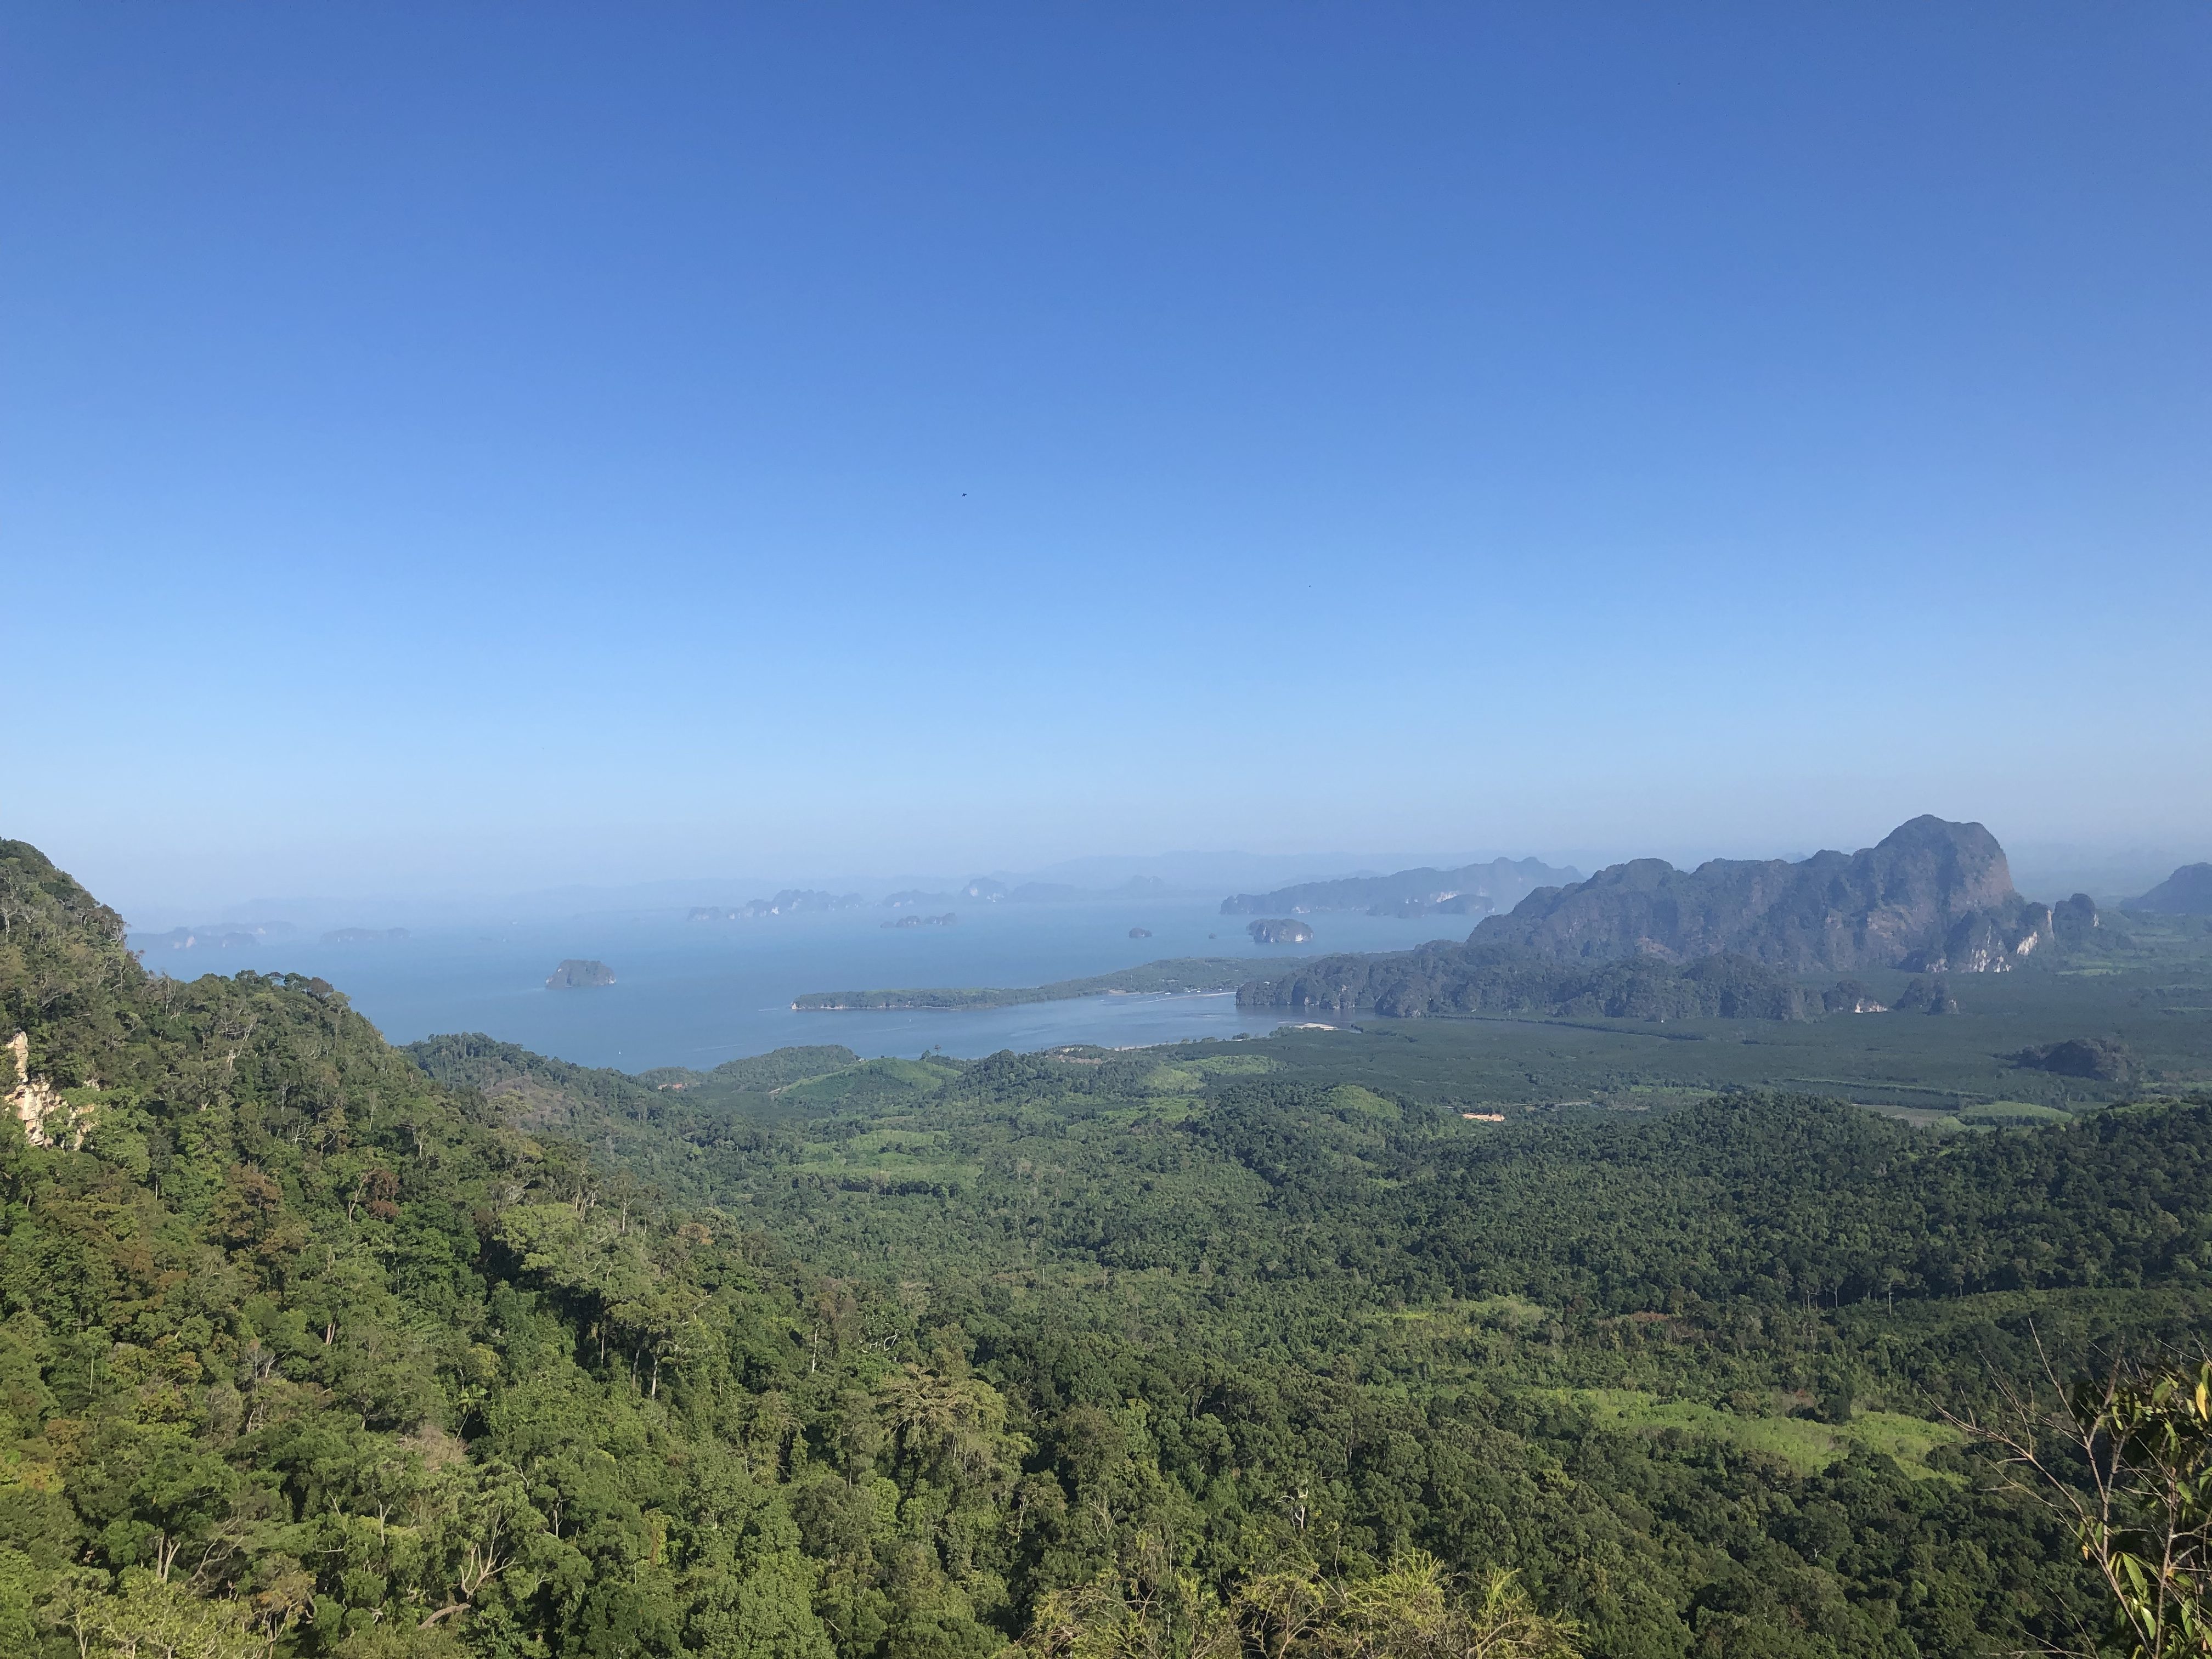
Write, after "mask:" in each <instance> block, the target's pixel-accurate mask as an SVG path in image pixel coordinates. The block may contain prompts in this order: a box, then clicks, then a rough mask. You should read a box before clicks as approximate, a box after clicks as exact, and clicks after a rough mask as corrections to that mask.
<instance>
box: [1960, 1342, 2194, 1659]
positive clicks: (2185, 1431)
mask: <svg viewBox="0 0 2212 1659" xmlns="http://www.w3.org/2000/svg"><path fill="white" fill-rule="evenodd" d="M2051 1382H2052V1385H2053V1388H2054V1389H2055V1390H2056V1392H2057V1395H2058V1399H2059V1402H2060V1403H2059V1405H2058V1406H2057V1407H2056V1408H2053V1409H2041V1408H2039V1407H2036V1406H2035V1405H2034V1404H2033V1402H2031V1401H2027V1400H2025V1399H2022V1398H2021V1396H2019V1395H2017V1394H2014V1395H2011V1396H2010V1398H2011V1400H2012V1404H2013V1410H2012V1411H2011V1413H2010V1414H2009V1417H2010V1420H2009V1421H2008V1422H2007V1423H2005V1424H2003V1425H1999V1426H1995V1427H1992V1426H1990V1425H1984V1424H1978V1423H1974V1422H1970V1421H1966V1420H1965V1419H1954V1420H1957V1421H1958V1422H1959V1424H1960V1427H1962V1428H1964V1429H1965V1430H1966V1431H1967V1432H1968V1433H1970V1434H1972V1435H1973V1436H1974V1437H1976V1438H1978V1439H1980V1440H1982V1441H1984V1443H1988V1444H1990V1445H1993V1446H1995V1447H1996V1448H1997V1449H1999V1450H2001V1451H2002V1453H2003V1454H2004V1456H2005V1461H2006V1462H2008V1464H2010V1465H2011V1466H2012V1467H2013V1468H2015V1469H2017V1470H2019V1471H2021V1475H2020V1476H2019V1477H2017V1478H2016V1479H2015V1480H2014V1481H2013V1482H2012V1483H2011V1484H2012V1485H2013V1486H2015V1488H2016V1489H2018V1490H2021V1491H2023V1492H2029V1493H2031V1494H2032V1495H2033V1496H2035V1497H2037V1498H2040V1499H2041V1500H2042V1502H2043V1503H2044V1504H2045V1505H2046V1506H2048V1507H2049V1508H2050V1509H2051V1510H2053V1511H2054V1512H2056V1513H2057V1514H2058V1515H2059V1516H2061V1517H2062V1518H2063V1519H2064V1520H2065V1521H2066V1522H2068V1524H2069V1526H2070V1527H2071V1528H2072V1530H2073V1533H2074V1536H2075V1541H2077V1542H2078V1543H2079V1544H2080V1546H2081V1554H2082V1559H2085V1560H2087V1561H2088V1562H2090V1563H2092V1564H2093V1565H2095V1567H2096V1568H2097V1570H2098V1571H2099V1572H2100V1574H2101V1575H2102V1576H2103V1577H2104V1580H2105V1583H2106V1587H2107V1588H2108V1589H2110V1590H2111V1592H2112V1604H2113V1627H2112V1636H2111V1638H2110V1644H2111V1645H2112V1647H2114V1648H2117V1649H2118V1650H2119V1651H2121V1652H2124V1653H2125V1654H2127V1655H2128V1656H2129V1659H2208V1656H2212V1359H2201V1360H2197V1361H2195V1362H2193V1363H2192V1362H2186V1361H2180V1362H2168V1363H2165V1364H2134V1365H2130V1364H2115V1365H2114V1366H2113V1367H2112V1370H2110V1371H2109V1372H2108V1373H2107V1374H2106V1376H2105V1377H2104V1379H2103V1380H2102V1381H2101V1382H2098V1381H2094V1380H2090V1379H2082V1380H2077V1381H2076V1382H2075V1383H2072V1384H2070V1385H2065V1386H2061V1385H2059V1384H2058V1383H2057V1379H2056V1377H2055V1376H2053V1377H2051Z"/></svg>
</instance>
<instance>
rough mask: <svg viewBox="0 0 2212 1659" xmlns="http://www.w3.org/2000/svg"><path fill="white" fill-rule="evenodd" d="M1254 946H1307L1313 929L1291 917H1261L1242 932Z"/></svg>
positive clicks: (1310, 941)
mask: <svg viewBox="0 0 2212 1659" xmlns="http://www.w3.org/2000/svg"><path fill="white" fill-rule="evenodd" d="M1244 931H1245V932H1246V933H1249V934H1251V935H1252V942H1253V943H1254V944H1255V945H1308V944H1310V943H1312V941H1313V929H1312V928H1310V927H1307V926H1306V925H1305V923H1304V922H1303V921H1298V920H1297V919H1296V918H1295V917H1291V916H1262V917H1261V918H1260V920H1259V921H1255V922H1254V923H1252V925H1251V926H1250V927H1247V928H1246V929H1245V930H1244Z"/></svg>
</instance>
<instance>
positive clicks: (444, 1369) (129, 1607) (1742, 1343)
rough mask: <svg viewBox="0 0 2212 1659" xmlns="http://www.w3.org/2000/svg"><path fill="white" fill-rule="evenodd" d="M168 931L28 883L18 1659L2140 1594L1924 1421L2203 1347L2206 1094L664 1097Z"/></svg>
mask: <svg viewBox="0 0 2212 1659" xmlns="http://www.w3.org/2000/svg"><path fill="white" fill-rule="evenodd" d="M120 933H121V929H120V923H119V921H118V919H117V918H116V917H115V916H114V915H113V914H112V912H110V911H107V910H106V909H105V908H102V907H101V906H100V905H99V904H98V903H96V902H94V900H92V899H91V898H90V897H89V896H88V895H86V894H85V893H84V892H83V891H82V889H80V888H79V887H78V886H77V885H76V884H75V883H74V882H72V881H70V879H69V878H67V877H66V876H64V875H63V874H62V873H60V872H58V871H57V870H55V869H54V868H53V866H52V865H51V864H49V863H48V862H47V861H46V860H45V859H44V858H42V857H41V856H40V854H38V853H37V852H36V851H35V850H34V849H33V848H28V847H27V846H24V845H23V844H21V843H19V842H8V843H0V1020H4V1022H5V1030H6V1031H7V1032H9V1033H14V1032H17V1031H20V1032H21V1039H20V1041H19V1042H15V1043H13V1044H11V1045H10V1046H9V1049H8V1056H9V1058H7V1059H0V1069H4V1068H5V1067H6V1066H8V1065H9V1064H11V1063H12V1064H13V1065H14V1066H15V1075H14V1080H13V1083H12V1086H11V1087H10V1089H9V1105H10V1107H11V1111H10V1112H9V1114H8V1115H6V1117H5V1121H0V1435H3V1436H4V1438H0V1652H5V1653H8V1654H10V1655H13V1654H15V1653H23V1654H26V1655H34V1656H39V1659H68V1656H102V1659H106V1656H121V1655H134V1656H137V1659H151V1656H154V1655H157V1654H158V1655H163V1656H185V1655H189V1656H192V1659H248V1656H252V1659H293V1656H299V1659H322V1656H344V1659H394V1656H407V1659H458V1656H461V1655H475V1656H483V1659H492V1656H499V1659H507V1656H514V1659H525V1656H544V1659H570V1656H591V1659H618V1656H620V1659H645V1656H652V1659H676V1656H679V1655H690V1656H711V1659H769V1656H774V1659H801V1656H804V1659H833V1656H834V1659H907V1656H917V1659H935V1656H945V1659H991V1656H994V1655H998V1654H1000V1653H1003V1652H1006V1651H1007V1650H1009V1648H1010V1645H1012V1644H1018V1646H1017V1647H1016V1648H1015V1650H1017V1651H1019V1652H1022V1653H1028V1654H1039V1655H1042V1654H1061V1655H1068V1656H1078V1655H1082V1656H1090V1655H1106V1654H1115V1655H1136V1654H1163V1655H1165V1654H1181V1655H1190V1656H1200V1655H1204V1656H1210V1659H1231V1656H1240V1655H1259V1654H1267V1655H1271V1656H1284V1655H1290V1654H1298V1655H1306V1656H1314V1659H1318V1656H1321V1655H1322V1654H1342V1653H1351V1652H1360V1653H1365V1654H1371V1655H1375V1656H1378V1659H1380V1656H1388V1655H1411V1654H1414V1653H1422V1654H1435V1653H1438V1652H1453V1653H1467V1652H1477V1651H1480V1652H1487V1653H1492V1654H1508V1653H1512V1654H1522V1655H1535V1654H1544V1655H1559V1654H1564V1653H1567V1652H1571V1651H1576V1650H1579V1651H1582V1652H1585V1653H1588V1654H1589V1655H1593V1656H1597V1655H1602V1656H1608V1659H1612V1656H1619V1659H1629V1656H1645V1655H1681V1656H1688V1655H1691V1654H1692V1653H1696V1654H1700V1655H1702V1654H1714V1655H1720V1656H1724V1659H1726V1656H1735V1659H1755V1656H1836V1655H1846V1654H1848V1655H1854V1656H1857V1655H1867V1656H1876V1655H1880V1656H1890V1655H1896V1656H1900V1659H1902V1656H1905V1655H1907V1654H1924V1655H1966V1654H1996V1653H2000V1652H2005V1651H2009V1650H2015V1649H2017V1648H2020V1647H2021V1646H2023V1645H2033V1644H2037V1643H2039V1642H2049V1641H2059V1640H2063V1639H2068V1638H2069V1636H2070V1635H2071V1633H2072V1632H2075V1631H2076V1630H2078V1629H2080V1628H2083V1627H2086V1626H2088V1625H2090V1624H2093V1623H2095V1622H2097V1621H2099V1620H2101V1617H2102V1611H2101V1605H2100V1601H2099V1600H2098V1594H2097V1587H2096V1585H2095V1583H2093V1580H2092V1578H2091V1577H2089V1576H2088V1575H2087V1571H2086V1569H2085V1568H2084V1567H2083V1566H2082V1565H2081V1560H2080V1559H2079V1553H2078V1551H2077V1550H2076V1549H2075V1547H2074V1546H2073V1543H2072V1541H2070V1539H2069V1537H2068V1536H2067V1535H2066V1534H2065V1533H2064V1532H2063V1529H2062V1528H2060V1527H2059V1526H2058V1525H2057V1523H2056V1522H2054V1521H2053V1520H2052V1519H2051V1517H2050V1516H2049V1515H2048V1514H2047V1513H2046V1512H2045V1510H2042V1509H2041V1508H2039V1506H2037V1505H2035V1504H2033V1503H2030V1502H2028V1501H2027V1500H2025V1499H2023V1498H2021V1497H2020V1496H2018V1495H2017V1494H2015V1493H2009V1492H2005V1491H2002V1490H1999V1489H1997V1484H1996V1482H1995V1481H1994V1480H1993V1479H1992V1478H1991V1477H1992V1473H1993V1466H1991V1465H1990V1463H1989V1462H1987V1461H1986V1460H1985V1459H1984V1457H1983V1456H1982V1455H1981V1454H1979V1453H1978V1452H1977V1451H1975V1450H1974V1449H1972V1448H1971V1447H1967V1446H1962V1445H1961V1444H1960V1439H1959V1437H1958V1435H1957V1434H1956V1433H1955V1432H1954V1431H1953V1430H1951V1429H1950V1428H1948V1427H1947V1426H1946V1425H1944V1424H1943V1423H1942V1421H1941V1420H1940V1419H1938V1417H1937V1415H1936V1413H1937V1408H1938V1407H1939V1406H1942V1405H1947V1404H1948V1405H1952V1406H1954V1407H1956V1406H1970V1405H1974V1404H1984V1405H1985V1404H1987V1403H1989V1402H1990V1401H1991V1400H1992V1399H1993V1398H1994V1396H1993V1395H1992V1393H1991V1377H1992V1376H1993V1375H2002V1374H2006V1373H2008V1372H2010V1373H2012V1374H2015V1375H2027V1374H2028V1371H2027V1368H2028V1367H2029V1366H2030V1365H2031V1364H2033V1358H2034V1354H2035V1352H2036V1347H2035V1345H2036V1343H2037V1342H2040V1343H2041V1344H2042V1346H2043V1347H2044V1348H2045V1350H2046V1351H2047V1352H2051V1354H2052V1355H2054V1356H2055V1357H2056V1358H2057V1360H2058V1361H2059V1363H2061V1364H2081V1363H2086V1362H2087V1360H2088V1358H2090V1356H2091V1355H2092V1353H2093V1346H2092V1345H2093V1344H2094V1343H2095V1342H2098V1341H2100V1340H2104V1341H2111V1340H2119V1341H2124V1342H2126V1343H2129V1344H2133V1345H2137V1346H2140V1345H2142V1344H2145V1343H2148V1342H2152V1341H2154V1340H2185V1339H2186V1338H2188V1337H2189V1335H2190V1334H2191V1333H2192V1332H2201V1331H2202V1330H2203V1328H2204V1322H2205V1318H2206V1314H2207V1310H2208V1306H2209V1305H2212V1291H2208V1288H2207V1287H2208V1282H2212V1281H2209V1280H2208V1274H2207V1272H2206V1267H2207V1265H2208V1264H2212V1106H2208V1105H2206V1104H2204V1103H2182V1104H2169V1105H2165V1106H2160V1107H2140V1108H2123V1109H2113V1110H2111V1111H2107V1112H2105V1113H2101V1114H2100V1115H2095V1116H2093V1117H2089V1118H2087V1119H2085V1120H2082V1121H2079V1122H2069V1123H2063V1124H2060V1125H2057V1126H2055V1127H2051V1128H2048V1129H2030V1130H2008V1131H2005V1132H2002V1133H1996V1134H1991V1135H1988V1136H1983V1137H1972V1136H1968V1137H1965V1138H1960V1139H1938V1138H1935V1137H1930V1136H1928V1135H1924V1134H1920V1133H1916V1132H1913V1131H1911V1130H1908V1129H1906V1128H1905V1127H1901V1126H1899V1125H1898V1124H1895V1123H1891V1122H1887V1121H1876V1120H1874V1119H1872V1118H1869V1117H1868V1116H1866V1115H1864V1114H1863V1113H1860V1112H1858V1111H1857V1110H1856V1109H1849V1108H1845V1107H1843V1106H1840V1105H1838V1104H1835V1103H1831V1102H1826V1101H1821V1100H1818V1099H1813V1098H1809V1097H1802V1096H1784V1095H1754V1094H1741V1093H1739V1094H1732V1095H1726V1096H1721V1097H1710V1098H1706V1099H1704V1100H1702V1101H1699V1102H1698V1103H1694V1104H1692V1105H1688V1106H1686V1107H1684V1108H1683V1109H1680V1110H1677V1111H1674V1112H1672V1113H1668V1114H1663V1115H1657V1116H1656V1117H1653V1118H1649V1119H1646V1118H1630V1119H1623V1118H1620V1117H1617V1116H1615V1117H1610V1118H1608V1117H1603V1116H1592V1117H1589V1118H1585V1119H1573V1118H1569V1119H1562V1120H1559V1121H1553V1120H1552V1119H1549V1118H1546V1117H1543V1116H1541V1115H1531V1116H1528V1117H1527V1118H1526V1119H1525V1121H1512V1122H1506V1123H1501V1124H1497V1125H1490V1124H1470V1123H1468V1122H1467V1121H1462V1119H1461V1118H1460V1117H1459V1116H1458V1115H1456V1114H1455V1113H1450V1112H1444V1111H1438V1110H1437V1109H1434V1108H1433V1107H1431V1106H1430V1105H1426V1104H1424V1103H1423V1102H1422V1101H1421V1100H1419V1099H1418V1098H1416V1097H1413V1096H1411V1095H1408V1094H1405V1093H1401V1092H1398V1091H1393V1090H1392V1089H1391V1088H1390V1087H1389V1085H1388V1084H1387V1082H1385V1081H1384V1080H1383V1078H1382V1077H1381V1076H1379V1075H1377V1076H1376V1077H1375V1078H1373V1079H1372V1081H1373V1083H1374V1085H1375V1086H1372V1087H1370V1086H1366V1085H1353V1084H1347V1083H1342V1082H1334V1081H1328V1080H1327V1079H1323V1078H1321V1077H1318V1076H1311V1075H1308V1074H1305V1073H1300V1072H1299V1071H1298V1070H1297V1069H1296V1068H1295V1067H1291V1066H1289V1065H1288V1063H1287V1062H1286V1061H1285V1060H1284V1059H1282V1058H1279V1057H1278V1056H1277V1055H1275V1054H1272V1053H1270V1052H1265V1050H1268V1049H1271V1048H1273V1045H1261V1044H1241V1045H1240V1044H1220V1045H1191V1046H1188V1047H1186V1048H1171V1049H1164V1050H1152V1051H1139V1052H1135V1053H1131V1054H1109V1053H1106V1052H1104V1051H1099V1050H1088V1051H1071V1052H1068V1053H1066V1054H1061V1055H1059V1056H1056V1057H1046V1056H1030V1057H1021V1056H1016V1055H1012V1054H1002V1055H999V1056H994V1057H993V1058H992V1059H989V1060H982V1061H979V1062H973V1063H960V1062H954V1061H949V1060H941V1059H936V1058H932V1059H931V1060H927V1061H913V1060H896V1061H884V1060H875V1061H860V1060H855V1059H854V1058H853V1057H852V1055H851V1054H850V1053H849V1051H843V1050H839V1049H836V1048H834V1047H829V1046H826V1045H825V1046H824V1047H823V1048H814V1049H811V1050H804V1051H783V1052H781V1053H780V1054H776V1055H770V1056H763V1057H760V1058H758V1059H757V1060H752V1061H747V1062H738V1063H735V1064H734V1066H732V1067H722V1068H717V1070H716V1071H714V1072H706V1073H697V1072H684V1071H671V1072H662V1073H651V1074H648V1075H647V1076H645V1077H641V1078H629V1077H624V1076H623V1075H622V1074H620V1073H605V1072H594V1071H591V1070H588V1069H586V1068H580V1067H574V1066H563V1065H562V1064H561V1063H560V1062H557V1061H548V1060H543V1059H541V1058H540V1057H538V1056H534V1055H530V1054H526V1052H525V1051H522V1050H520V1049H514V1048H511V1047H509V1046H507V1045H502V1044H497V1043H494V1042H490V1041H489V1039H482V1038H471V1037H462V1038H441V1039H435V1040H433V1041H432V1042H428V1043H426V1044H422V1045H418V1046H417V1048H416V1050H415V1051H414V1052H413V1054H412V1055H411V1056H410V1054H403V1053H401V1052H399V1051H397V1050H394V1049H392V1048H389V1047H387V1046H386V1044H385V1043H384V1042H382V1041H381V1040H380V1038H379V1037H378V1036H377V1034H376V1033H375V1031H374V1030H373V1029H372V1028H371V1027H370V1026H369V1025H368V1024H367V1023H366V1022H365V1021H364V1020H362V1018H360V1017H359V1016H358V1015H357V1014H356V1013H355V1012H352V1010H351V1009H350V1008H349V1006H348V1005H347V1003H346V1000H345V999H344V997H343V995H342V994H340V993H338V992H337V991H336V990H334V989H333V988H332V987H330V986H329V985H326V984H325V983H323V982H322V981H316V980H308V979H301V978H299V977H297V976H286V977H283V978H271V977H267V976H263V975H255V974H252V973H242V974H240V975H236V976H234V977H231V978H221V977H216V976H214V975H210V976H207V977H204V978H201V979H198V980H196V981H190V982H181V981H174V980H170V979H167V978H163V977H159V976H155V975H149V974H147V973H146V972H144V971H143V969H141V968H140V967H139V965H138V964H137V962H136V961H135V960H134V959H133V958H132V957H131V956H130V955H129V953H128V952H127V951H125V949H124V948H123V946H122V945H121V942H120ZM1386 1047H1387V1045H1386ZM1284 1052H1285V1053H1286V1054H1287V1053H1290V1052H1291V1050H1285V1051H1284ZM1372 1052H1373V1053H1376V1054H1380V1053H1382V1052H1383V1050H1382V1049H1376V1050H1373V1051H1372ZM1358 1053H1359V1054H1369V1053H1370V1049H1368V1048H1361V1049H1360V1050H1358ZM1363 1063H1364V1062H1363ZM0 1080H4V1079H0ZM679 1085H680V1086H679ZM487 1091H489V1092H487ZM1506 1572H1510V1574H1512V1575H1513V1577H1510V1578H1504V1577H1497V1576H1496V1575H1498V1574H1499V1573H1506ZM1462 1591H1465V1592H1468V1595H1467V1596H1466V1597H1465V1599H1460V1597H1461V1593H1462ZM1293 1613H1294V1614H1295V1618H1294V1619H1293V1618H1291V1614H1293ZM1285 1620H1289V1622H1288V1623H1286V1622H1285Z"/></svg>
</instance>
